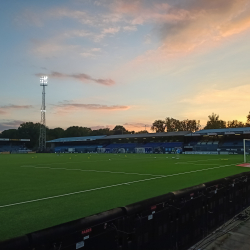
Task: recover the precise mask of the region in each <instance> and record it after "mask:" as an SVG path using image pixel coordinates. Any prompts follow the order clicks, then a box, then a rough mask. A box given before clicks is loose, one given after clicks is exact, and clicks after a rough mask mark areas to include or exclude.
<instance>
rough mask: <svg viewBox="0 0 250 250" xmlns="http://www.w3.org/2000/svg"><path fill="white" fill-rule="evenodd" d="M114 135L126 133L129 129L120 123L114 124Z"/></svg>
mask: <svg viewBox="0 0 250 250" xmlns="http://www.w3.org/2000/svg"><path fill="white" fill-rule="evenodd" d="M113 133H114V135H121V134H128V133H129V131H128V130H126V129H125V128H124V127H123V126H122V125H116V126H115V127H114V128H113Z"/></svg>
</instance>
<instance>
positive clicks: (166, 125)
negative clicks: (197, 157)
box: [0, 112, 250, 148]
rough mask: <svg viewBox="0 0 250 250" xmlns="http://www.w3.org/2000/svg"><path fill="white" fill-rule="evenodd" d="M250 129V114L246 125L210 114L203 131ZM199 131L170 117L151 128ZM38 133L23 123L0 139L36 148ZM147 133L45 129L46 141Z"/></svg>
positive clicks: (121, 128) (119, 128)
mask: <svg viewBox="0 0 250 250" xmlns="http://www.w3.org/2000/svg"><path fill="white" fill-rule="evenodd" d="M238 127H250V112H249V114H248V115H247V121H246V123H243V122H241V121H238V120H232V121H223V120H221V119H220V118H219V115H217V114H215V113H212V114H211V115H209V116H208V121H207V124H206V126H205V127H204V129H219V128H238ZM200 129H201V125H200V121H199V120H189V119H185V120H178V119H175V118H171V117H166V118H165V120H155V121H154V122H153V124H152V126H151V130H152V131H153V132H156V133H159V132H175V131H192V132H195V131H198V130H200ZM39 133H40V123H33V122H25V123H22V124H20V126H19V127H18V128H17V129H7V130H4V131H3V132H2V133H0V138H10V139H30V143H29V147H30V148H36V147H38V139H39ZM141 133H148V131H147V130H141V131H139V132H135V131H129V130H127V129H126V128H125V127H124V126H121V125H117V126H115V127H114V128H113V129H110V128H100V129H96V130H92V129H91V128H88V127H79V126H71V127H69V128H67V129H63V128H60V127H58V128H53V129H50V128H48V127H46V136H47V138H46V139H47V141H50V140H54V139H57V138H63V137H80V136H98V135H119V134H141Z"/></svg>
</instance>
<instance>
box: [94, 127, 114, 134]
mask: <svg viewBox="0 0 250 250" xmlns="http://www.w3.org/2000/svg"><path fill="white" fill-rule="evenodd" d="M110 134H112V132H111V131H110V129H109V128H100V129H96V130H92V132H91V135H110Z"/></svg>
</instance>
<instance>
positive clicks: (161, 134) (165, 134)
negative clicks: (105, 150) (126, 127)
mask: <svg viewBox="0 0 250 250" xmlns="http://www.w3.org/2000/svg"><path fill="white" fill-rule="evenodd" d="M189 133H190V132H189V131H178V132H162V133H145V134H124V135H109V136H107V137H105V138H103V139H124V138H153V137H166V136H184V135H186V134H189Z"/></svg>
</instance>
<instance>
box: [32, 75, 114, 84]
mask: <svg viewBox="0 0 250 250" xmlns="http://www.w3.org/2000/svg"><path fill="white" fill-rule="evenodd" d="M35 75H36V76H39V77H40V76H42V75H44V74H42V73H37V74H35ZM46 75H47V76H48V77H51V78H73V79H76V80H79V81H81V82H84V83H86V82H96V83H98V84H101V85H105V86H112V85H114V84H115V81H114V80H112V79H95V78H92V77H91V76H89V75H87V74H84V73H81V74H72V75H70V74H63V73H60V72H56V71H53V72H51V73H50V74H46Z"/></svg>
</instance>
